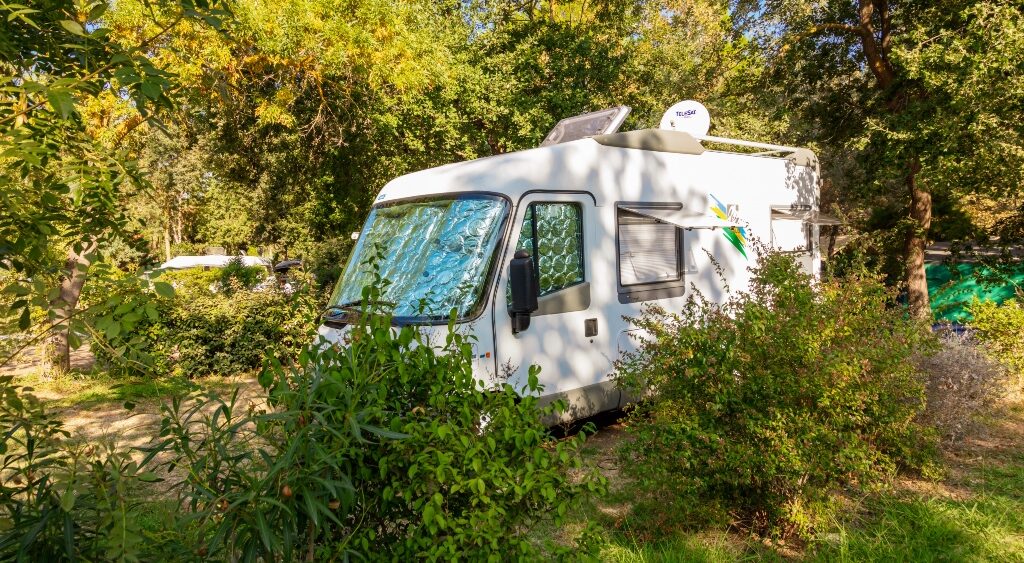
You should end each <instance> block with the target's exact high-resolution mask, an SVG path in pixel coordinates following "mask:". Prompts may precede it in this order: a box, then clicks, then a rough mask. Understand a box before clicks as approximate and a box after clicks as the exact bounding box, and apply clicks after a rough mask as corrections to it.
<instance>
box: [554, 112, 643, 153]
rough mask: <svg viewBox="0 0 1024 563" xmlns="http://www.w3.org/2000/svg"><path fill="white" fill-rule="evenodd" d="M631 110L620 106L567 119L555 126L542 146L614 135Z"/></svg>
mask: <svg viewBox="0 0 1024 563" xmlns="http://www.w3.org/2000/svg"><path fill="white" fill-rule="evenodd" d="M631 109H632V108H630V107H629V106H618V107H614V108H608V109H603V110H601V111H595V112H591V113H584V114H582V115H577V116H575V117H567V118H565V119H563V120H561V121H559V122H558V123H557V124H556V125H555V128H554V129H552V130H551V132H550V133H548V136H547V137H544V142H542V143H541V144H540V146H542V147H547V146H551V145H557V144H559V143H568V142H569V141H578V140H580V139H586V138H587V137H593V136H595V135H607V134H608V133H614V132H616V131H618V130H619V127H621V126H622V122H623V121H625V120H626V116H627V115H629V112H630V110H631Z"/></svg>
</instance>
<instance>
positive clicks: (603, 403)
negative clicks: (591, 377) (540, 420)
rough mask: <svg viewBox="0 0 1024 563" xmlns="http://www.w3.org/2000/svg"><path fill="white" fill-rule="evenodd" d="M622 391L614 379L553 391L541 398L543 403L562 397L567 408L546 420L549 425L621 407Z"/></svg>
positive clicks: (568, 421)
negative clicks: (562, 390) (567, 389)
mask: <svg viewBox="0 0 1024 563" xmlns="http://www.w3.org/2000/svg"><path fill="white" fill-rule="evenodd" d="M621 396H622V392H621V391H619V388H618V387H617V386H616V385H615V382H614V381H602V382H600V383H594V384H591V385H587V386H585V387H579V388H576V389H572V390H570V391H564V392H562V393H552V394H551V395H544V396H542V397H541V398H540V404H541V405H547V404H550V403H553V402H555V401H557V400H559V399H562V400H563V401H565V403H566V408H565V410H564V411H562V413H561V414H560V415H552V416H549V417H547V418H546V419H545V420H544V423H545V424H546V425H548V426H555V425H556V424H563V423H570V422H573V421H576V420H580V419H583V418H587V417H589V416H593V415H595V414H598V413H601V412H605V411H610V410H614V409H617V408H619V400H620V398H621Z"/></svg>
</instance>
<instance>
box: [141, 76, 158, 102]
mask: <svg viewBox="0 0 1024 563" xmlns="http://www.w3.org/2000/svg"><path fill="white" fill-rule="evenodd" d="M139 88H140V89H141V90H142V93H143V94H145V96H146V97H147V98H149V99H151V100H155V99H157V98H159V97H160V94H162V93H163V89H162V88H160V85H159V84H155V83H153V82H150V81H148V80H147V81H145V82H143V83H142V84H140V85H139Z"/></svg>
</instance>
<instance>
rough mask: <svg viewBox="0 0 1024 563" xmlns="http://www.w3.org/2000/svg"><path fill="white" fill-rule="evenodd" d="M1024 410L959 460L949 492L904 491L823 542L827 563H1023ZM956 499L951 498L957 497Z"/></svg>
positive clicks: (1012, 412) (954, 459) (873, 501)
mask: <svg viewBox="0 0 1024 563" xmlns="http://www.w3.org/2000/svg"><path fill="white" fill-rule="evenodd" d="M1022 429H1024V409H1022V406H1021V405H1015V406H1013V407H1011V408H1008V409H1007V410H1006V411H1005V418H1001V419H1000V420H999V421H997V423H995V424H991V425H990V427H989V429H988V433H987V435H986V436H985V437H984V439H975V440H969V441H967V442H965V444H963V446H962V448H960V449H958V450H957V451H955V452H954V453H952V454H951V455H950V456H949V458H948V462H949V465H950V476H949V477H948V478H947V479H946V481H945V482H944V483H942V484H941V485H944V486H942V487H936V486H931V487H929V486H927V485H925V486H921V487H914V486H903V487H901V488H900V489H898V490H897V491H895V492H894V493H891V494H887V495H880V496H876V497H873V498H870V499H868V500H867V501H865V509H866V510H865V512H864V513H863V514H860V515H857V516H854V517H848V519H847V520H846V521H843V522H839V523H837V524H836V526H835V528H834V530H832V531H830V532H829V533H826V534H823V535H822V536H821V537H822V540H821V541H820V542H819V543H817V544H816V545H815V546H814V547H813V549H812V550H811V553H812V555H813V557H812V558H813V559H817V560H822V561H864V560H903V561H933V560H947V561H1024V489H1022V487H1024V448H1022V446H1024V444H1022V443H1021V438H1022V437H1024V434H1022V433H1021V430H1022ZM951 492H952V494H950V493H951Z"/></svg>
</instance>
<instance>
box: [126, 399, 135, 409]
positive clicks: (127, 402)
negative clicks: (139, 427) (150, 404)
mask: <svg viewBox="0 0 1024 563" xmlns="http://www.w3.org/2000/svg"><path fill="white" fill-rule="evenodd" d="M124 408H125V409H126V410H130V411H131V410H135V403H133V402H131V401H125V402H124Z"/></svg>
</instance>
